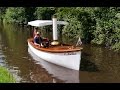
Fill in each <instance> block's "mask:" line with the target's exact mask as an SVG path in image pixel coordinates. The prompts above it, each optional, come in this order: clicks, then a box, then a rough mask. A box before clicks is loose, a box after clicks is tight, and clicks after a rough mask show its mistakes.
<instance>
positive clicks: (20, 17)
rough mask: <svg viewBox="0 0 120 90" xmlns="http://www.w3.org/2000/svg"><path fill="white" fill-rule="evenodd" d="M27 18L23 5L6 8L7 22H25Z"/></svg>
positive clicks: (5, 19)
mask: <svg viewBox="0 0 120 90" xmlns="http://www.w3.org/2000/svg"><path fill="white" fill-rule="evenodd" d="M25 20H26V18H25V9H24V8H23V7H16V8H14V7H9V8H7V10H6V14H5V17H4V21H5V22H7V23H16V22H17V23H24V22H25Z"/></svg>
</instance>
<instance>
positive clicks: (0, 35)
mask: <svg viewBox="0 0 120 90" xmlns="http://www.w3.org/2000/svg"><path fill="white" fill-rule="evenodd" d="M44 33H45V32H43V34H44ZM50 33H51V32H50ZM31 36H32V31H31V30H30V28H27V27H24V28H22V27H20V26H16V25H8V24H0V65H1V66H4V67H6V68H7V69H8V70H9V71H10V72H11V73H12V74H13V75H14V77H15V78H16V79H17V82H18V83H101V82H102V83H113V82H118V83H120V55H119V54H117V53H114V52H112V51H110V50H108V49H106V48H103V47H97V46H93V45H83V48H84V49H83V50H82V59H81V67H80V71H75V70H70V69H66V68H63V67H60V66H57V65H54V64H51V63H48V62H46V61H44V60H42V59H40V58H39V57H37V56H35V55H34V54H33V53H32V52H31V51H30V50H29V48H28V45H27V39H28V38H29V37H31ZM51 37H52V35H51V36H50V35H49V38H51ZM62 40H63V41H67V42H69V40H68V39H66V38H64V37H63V39H62ZM76 41H77V40H76ZM69 43H71V42H69ZM38 59H39V60H40V62H38V61H37V60H38Z"/></svg>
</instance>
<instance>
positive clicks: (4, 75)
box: [0, 67, 15, 83]
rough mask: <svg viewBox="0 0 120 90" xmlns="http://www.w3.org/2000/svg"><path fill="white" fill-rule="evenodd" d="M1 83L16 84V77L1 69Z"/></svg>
mask: <svg viewBox="0 0 120 90" xmlns="http://www.w3.org/2000/svg"><path fill="white" fill-rule="evenodd" d="M0 83H15V79H14V77H13V76H12V75H11V74H10V73H9V72H8V70H6V68H3V67H0Z"/></svg>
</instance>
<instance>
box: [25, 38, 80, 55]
mask: <svg viewBox="0 0 120 90" xmlns="http://www.w3.org/2000/svg"><path fill="white" fill-rule="evenodd" d="M27 41H28V42H29V43H30V44H31V46H33V47H34V48H36V49H38V50H41V51H45V52H51V53H64V52H75V51H80V50H82V47H74V46H71V45H65V44H61V45H59V46H49V47H48V48H43V47H39V46H36V45H34V43H33V38H30V39H28V40H27Z"/></svg>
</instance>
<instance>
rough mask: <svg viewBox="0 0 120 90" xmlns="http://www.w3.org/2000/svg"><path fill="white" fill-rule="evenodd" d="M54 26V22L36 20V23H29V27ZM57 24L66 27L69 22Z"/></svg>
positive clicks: (58, 22)
mask: <svg viewBox="0 0 120 90" xmlns="http://www.w3.org/2000/svg"><path fill="white" fill-rule="evenodd" d="M52 24H53V21H52V20H35V21H30V22H28V25H31V26H36V27H40V26H46V25H52ZM57 24H63V25H66V24H68V22H65V21H57Z"/></svg>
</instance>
